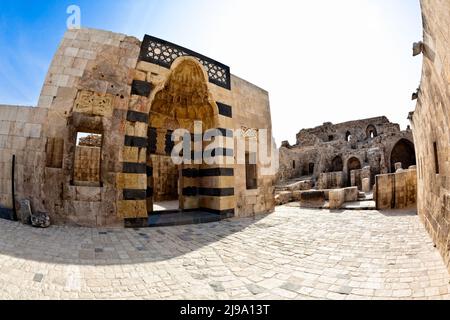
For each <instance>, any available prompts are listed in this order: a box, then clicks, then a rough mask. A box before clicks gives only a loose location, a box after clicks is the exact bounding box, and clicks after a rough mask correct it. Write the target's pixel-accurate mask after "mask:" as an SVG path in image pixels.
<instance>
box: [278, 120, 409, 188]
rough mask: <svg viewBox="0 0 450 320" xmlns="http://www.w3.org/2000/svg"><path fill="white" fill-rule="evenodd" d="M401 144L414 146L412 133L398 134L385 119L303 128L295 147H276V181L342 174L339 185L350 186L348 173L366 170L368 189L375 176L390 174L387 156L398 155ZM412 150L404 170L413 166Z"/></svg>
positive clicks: (394, 127) (403, 132)
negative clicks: (277, 161) (277, 158)
mask: <svg viewBox="0 0 450 320" xmlns="http://www.w3.org/2000/svg"><path fill="white" fill-rule="evenodd" d="M404 141H406V142H407V143H408V144H410V145H412V146H413V145H414V144H413V136H412V131H411V130H410V129H407V130H405V131H400V127H399V125H398V124H395V123H391V122H389V120H388V119H387V118H386V117H376V118H370V119H362V120H356V121H350V122H345V123H340V124H332V123H325V124H323V125H322V126H319V127H316V128H313V129H304V130H301V131H300V132H299V134H298V135H297V144H296V145H294V146H289V145H288V144H287V143H285V144H284V145H283V146H282V147H281V148H280V169H279V172H278V175H277V180H278V181H279V182H283V181H286V180H289V179H295V178H299V177H302V176H307V175H310V176H312V177H313V179H315V180H316V181H319V179H320V175H321V174H323V173H331V172H343V176H344V181H343V184H344V185H347V186H350V185H352V183H351V171H353V170H361V169H363V168H364V167H370V177H368V178H370V181H369V183H370V185H371V186H372V185H373V184H374V183H375V176H376V175H377V174H380V173H388V172H392V171H393V170H392V168H391V155H392V154H394V156H396V155H398V154H399V153H400V155H402V152H404V151H403V150H404V149H405V148H402V146H403V145H404V143H403V142H404ZM413 148H414V147H412V150H411V151H410V152H408V155H406V156H405V157H404V158H405V159H407V160H408V161H405V162H407V163H405V165H404V167H406V168H407V167H408V166H409V165H411V164H415V154H414V150H413ZM294 162H295V167H294ZM355 174H356V175H358V177H356V178H357V179H356V180H357V181H356V183H355V184H357V185H358V186H359V187H360V188H361V187H362V186H361V179H359V172H356V173H355ZM322 177H323V175H322ZM364 178H366V177H364ZM322 180H323V179H322ZM323 181H324V180H323ZM321 184H322V185H323V183H321ZM327 187H332V185H328V186H327Z"/></svg>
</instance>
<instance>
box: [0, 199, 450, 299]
mask: <svg viewBox="0 0 450 320" xmlns="http://www.w3.org/2000/svg"><path fill="white" fill-rule="evenodd" d="M0 269H1V270H2V272H1V273H0V298H3V299H13V298H14V299H48V298H50V299H61V298H62V299H92V298H96V299H103V298H120V299H125V298H128V299H142V298H145V299H311V298H313V299H317V298H318V299H385V298H389V299H390V298H395V299H405V298H406V299H411V298H418V299H424V298H432V299H450V294H449V293H450V285H449V280H450V279H449V276H448V273H447V271H446V269H445V266H444V264H443V262H442V260H441V258H440V256H439V254H438V252H437V250H436V249H435V248H434V247H433V243H432V242H431V241H430V238H429V237H428V235H427V234H426V232H425V230H424V228H423V227H422V225H421V224H420V221H419V218H418V217H417V216H416V215H415V214H413V213H411V212H401V213H396V214H391V215H389V214H387V213H380V212H377V211H346V212H329V211H328V210H322V211H318V210H304V209H299V208H293V207H287V206H284V207H278V208H277V209H276V212H275V213H274V214H272V215H269V216H263V217H260V218H258V219H256V220H255V219H235V220H230V221H224V222H221V223H211V224H205V225H195V226H180V227H169V228H158V229H140V230H133V229H128V230H120V229H86V228H69V227H57V226H53V227H51V228H50V229H46V230H41V229H33V228H31V227H27V226H23V225H21V224H19V223H13V222H9V221H4V220H2V221H0Z"/></svg>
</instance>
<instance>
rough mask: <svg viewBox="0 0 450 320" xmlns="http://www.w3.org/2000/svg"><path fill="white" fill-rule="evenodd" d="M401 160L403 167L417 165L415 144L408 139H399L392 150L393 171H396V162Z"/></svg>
mask: <svg viewBox="0 0 450 320" xmlns="http://www.w3.org/2000/svg"><path fill="white" fill-rule="evenodd" d="M398 162H400V163H401V164H402V168H403V169H408V168H409V167H410V166H414V165H416V152H415V149H414V144H413V143H412V142H411V141H409V140H407V139H401V140H400V141H398V142H397V143H396V144H395V146H394V148H393V149H392V152H391V172H392V173H394V172H395V164H396V163H398Z"/></svg>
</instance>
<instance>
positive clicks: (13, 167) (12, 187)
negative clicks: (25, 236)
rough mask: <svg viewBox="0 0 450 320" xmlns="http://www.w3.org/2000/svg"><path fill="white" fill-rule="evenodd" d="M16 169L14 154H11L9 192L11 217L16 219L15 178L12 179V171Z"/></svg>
mask: <svg viewBox="0 0 450 320" xmlns="http://www.w3.org/2000/svg"><path fill="white" fill-rule="evenodd" d="M15 169H16V155H15V154H13V156H12V170H11V191H12V192H11V193H12V203H13V216H12V219H13V220H14V221H17V210H16V194H15V187H16V186H15V181H14V180H15V179H14V176H15V174H14V171H15Z"/></svg>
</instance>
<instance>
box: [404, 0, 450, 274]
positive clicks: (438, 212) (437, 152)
mask: <svg viewBox="0 0 450 320" xmlns="http://www.w3.org/2000/svg"><path fill="white" fill-rule="evenodd" d="M421 4H422V13H423V27H424V34H423V43H424V46H423V70H422V81H421V84H420V91H419V98H418V101H417V106H416V110H415V112H414V114H413V115H412V119H411V120H412V126H413V132H414V139H415V141H416V152H417V158H418V210H419V215H420V217H421V219H422V220H423V222H424V224H425V227H426V229H427V230H428V231H429V233H430V234H431V236H432V238H433V240H434V242H435V244H436V245H437V247H438V248H439V251H440V252H441V253H442V255H443V257H444V259H445V262H446V263H447V266H448V267H449V270H450V28H449V25H450V2H449V1H447V0H422V1H421Z"/></svg>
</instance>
